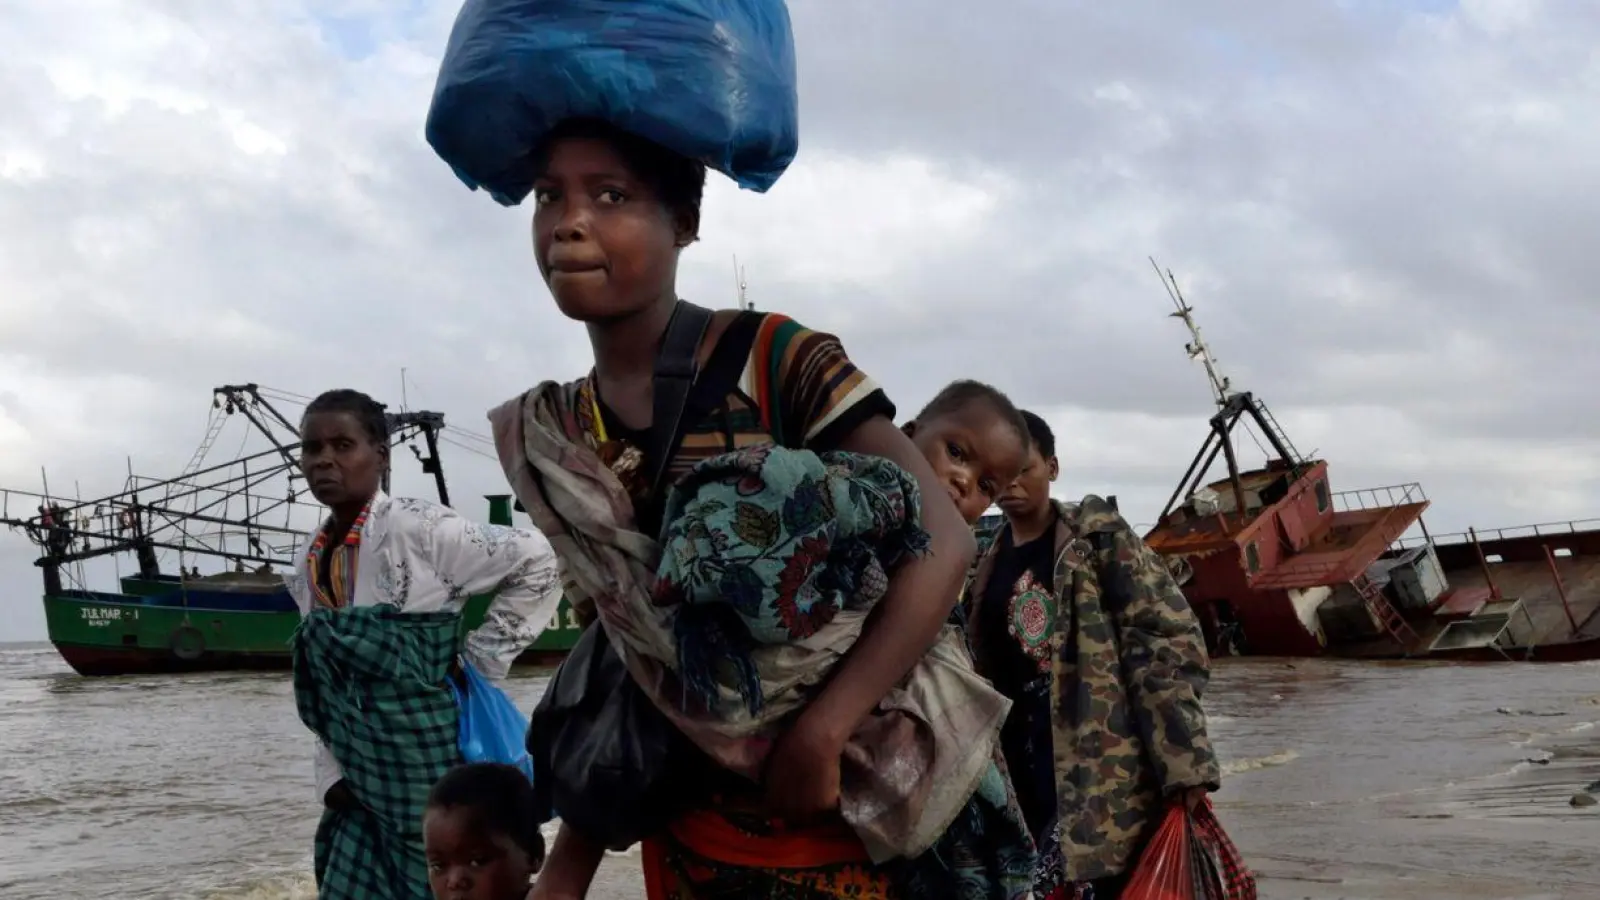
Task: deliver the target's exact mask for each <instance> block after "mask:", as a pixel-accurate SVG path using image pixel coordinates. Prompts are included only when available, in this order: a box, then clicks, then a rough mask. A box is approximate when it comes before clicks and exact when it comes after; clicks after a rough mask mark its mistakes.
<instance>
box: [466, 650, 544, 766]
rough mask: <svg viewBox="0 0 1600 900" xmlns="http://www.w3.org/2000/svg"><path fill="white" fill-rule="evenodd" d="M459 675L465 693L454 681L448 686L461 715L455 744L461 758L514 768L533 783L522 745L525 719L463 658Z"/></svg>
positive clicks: (526, 751)
mask: <svg viewBox="0 0 1600 900" xmlns="http://www.w3.org/2000/svg"><path fill="white" fill-rule="evenodd" d="M461 671H462V674H464V675H465V676H466V679H465V680H466V682H467V689H466V690H465V691H462V690H461V689H460V688H458V687H456V683H455V681H454V680H451V681H450V682H449V684H450V693H452V694H454V695H455V698H456V708H457V709H458V710H459V711H460V725H459V728H458V738H457V743H458V744H459V745H460V747H461V758H462V759H463V760H465V761H466V762H469V763H475V762H495V763H505V764H507V765H512V766H516V767H517V768H519V769H521V770H522V771H523V772H524V773H525V774H526V775H527V776H528V778H529V780H532V779H533V761H532V760H530V759H529V758H528V749H527V746H526V744H525V741H526V737H527V732H528V717H527V716H525V715H523V714H522V711H521V710H519V709H517V704H516V703H515V702H514V701H513V700H512V699H511V697H510V696H508V695H507V694H506V692H505V691H502V690H501V689H500V688H498V687H496V686H495V685H494V684H493V683H491V682H490V681H489V679H487V678H484V677H483V676H482V675H481V674H479V673H478V670H477V669H475V668H473V667H472V664H471V663H469V662H467V661H466V659H465V658H462V659H461Z"/></svg>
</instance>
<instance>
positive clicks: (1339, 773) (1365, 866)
mask: <svg viewBox="0 0 1600 900" xmlns="http://www.w3.org/2000/svg"><path fill="white" fill-rule="evenodd" d="M544 684H545V681H544V678H543V677H541V675H540V674H539V673H532V674H526V675H519V676H517V677H514V678H513V679H512V681H511V682H510V687H511V693H512V695H513V696H514V697H515V698H516V699H517V700H518V701H519V702H521V703H523V704H524V705H531V704H532V702H533V701H534V700H535V699H536V698H537V697H538V695H539V693H540V692H541V691H542V690H543V688H544ZM1207 706H1208V709H1209V712H1210V715H1211V719H1212V722H1211V730H1212V733H1213V736H1214V738H1215V740H1216V743H1217V746H1218V750H1219V753H1220V754H1221V755H1222V757H1223V760H1224V768H1225V772H1226V776H1227V777H1226V784H1225V786H1224V788H1223V791H1222V792H1221V794H1219V795H1218V798H1217V801H1218V803H1217V806H1218V811H1219V814H1220V815H1221V817H1222V820H1223V823H1224V825H1225V826H1226V827H1227V828H1228V829H1229V830H1230V832H1231V833H1232V834H1233V836H1234V838H1235V840H1236V841H1237V842H1238V844H1239V845H1240V847H1241V849H1242V850H1243V851H1244V853H1245V855H1246V857H1247V859H1248V860H1249V862H1250V863H1251V864H1252V866H1254V867H1255V868H1256V869H1257V871H1258V873H1259V875H1260V878H1261V882H1260V883H1261V889H1262V896H1263V897H1265V898H1271V900H1276V898H1284V900H1291V898H1302V897H1316V898H1319V900H1320V898H1335V897H1346V898H1374V900H1379V898H1382V900H1387V898H1402V897H1403V898H1455V897H1470V898H1526V900H1533V898H1568V897H1571V898H1578V897H1587V898H1593V897H1600V807H1587V808H1574V807H1573V806H1571V805H1570V800H1571V798H1572V796H1573V795H1574V793H1576V792H1578V791H1579V790H1580V789H1582V788H1583V787H1585V786H1586V785H1588V784H1590V783H1591V782H1594V781H1597V780H1600V743H1597V742H1596V736H1597V735H1600V732H1596V731H1595V730H1593V728H1594V723H1595V722H1597V721H1600V664H1577V665H1564V666H1554V665H1551V666H1531V665H1435V664H1393V663H1388V664H1372V663H1366V664H1362V663H1344V662H1329V661H1296V662H1292V663H1291V662H1286V661H1283V660H1249V661H1238V660H1225V661H1222V662H1220V663H1219V664H1218V665H1217V668H1216V673H1215V676H1214V678H1213V683H1212V687H1211V690H1210V693H1209V695H1208V701H1207ZM311 749H312V738H311V737H310V735H309V734H308V733H306V732H305V730H304V729H303V727H302V726H301V725H300V723H299V721H298V720H297V719H296V717H295V713H294V705H293V700H292V697H291V691H290V686H289V681H288V678H287V676H285V675H281V674H263V675H214V676H180V677H171V676H168V677H151V678H117V679H84V678H79V677H78V676H76V675H73V674H72V673H71V672H70V671H69V670H68V669H67V668H66V666H65V665H63V664H62V663H61V662H60V660H59V659H58V658H57V657H56V655H55V653H54V651H53V650H51V649H50V648H49V647H47V646H45V647H38V646H35V647H20V648H19V647H10V648H8V647H0V760H4V761H5V764H4V765H3V766H0V897H5V898H7V900H45V898H49V900H59V898H77V897H86V898H87V897H105V896H115V897H119V898H124V900H141V898H148V900H157V898H159V900H187V898H215V900H223V898H227V900H235V898H255V900H287V898H311V897H314V896H315V889H314V887H313V886H312V883H311V878H310V875H309V867H310V846H311V834H312V830H313V828H314V827H315V822H316V814H317V808H316V804H315V799H314V797H313V796H312V794H313V790H312V785H311ZM637 870H638V860H637V856H633V855H628V854H622V855H618V856H616V857H613V858H612V859H610V860H608V861H607V864H606V866H605V868H604V870H603V872H602V876H601V878H600V880H599V882H598V883H597V885H596V888H595V890H594V891H593V892H592V893H591V896H593V897H596V898H625V897H626V898H633V897H639V896H642V889H641V888H640V886H639V880H638V872H637Z"/></svg>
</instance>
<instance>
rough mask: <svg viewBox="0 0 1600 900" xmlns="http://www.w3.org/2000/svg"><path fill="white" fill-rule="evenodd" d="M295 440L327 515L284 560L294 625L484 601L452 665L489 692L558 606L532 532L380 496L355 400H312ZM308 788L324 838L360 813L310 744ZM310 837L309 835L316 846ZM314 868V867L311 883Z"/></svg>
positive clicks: (370, 422) (375, 448)
mask: <svg viewBox="0 0 1600 900" xmlns="http://www.w3.org/2000/svg"><path fill="white" fill-rule="evenodd" d="M300 436H301V459H300V467H301V471H302V472H303V473H304V474H305V477H306V481H307V483H308V485H309V486H310V489H311V493H312V495H313V496H315V497H316V498H317V500H318V501H319V502H321V503H322V504H323V505H325V506H327V507H328V510H329V517H328V519H327V520H326V521H325V522H324V524H323V525H322V527H320V528H318V529H317V530H316V531H315V532H313V533H312V534H311V535H309V536H308V538H307V540H306V543H305V545H304V547H303V548H302V552H301V553H300V554H299V555H298V557H297V559H296V565H295V577H294V578H292V579H291V591H292V592H293V594H294V596H295V600H296V602H297V603H298V604H299V607H300V612H301V615H302V616H303V617H305V616H309V615H310V613H311V612H312V610H314V609H318V608H324V609H331V610H346V609H354V608H361V607H369V606H376V605H380V604H382V605H387V606H389V607H390V608H392V609H394V610H397V611H399V612H401V613H419V614H425V613H459V612H460V610H461V607H462V604H463V603H465V602H466V600H467V598H468V597H470V596H472V595H474V594H482V593H488V592H490V591H493V592H494V595H495V596H494V600H493V602H492V603H491V604H490V606H489V609H488V612H487V615H486V617H485V619H484V622H483V625H482V626H480V627H479V628H478V629H476V630H475V631H473V632H472V633H471V634H470V635H468V636H467V638H466V641H465V642H464V646H462V647H461V648H460V654H461V657H462V658H463V659H465V660H466V661H467V662H468V663H469V664H470V665H471V666H472V667H473V668H475V669H477V670H478V672H479V673H481V674H482V675H484V676H485V677H487V678H488V679H490V680H491V681H499V680H500V679H502V678H504V677H505V675H506V673H507V671H508V670H509V669H510V667H511V662H512V660H514V659H516V657H517V655H518V654H519V653H521V652H522V651H523V650H525V649H527V647H528V646H529V645H530V644H532V643H533V642H534V640H535V639H536V638H537V637H538V636H539V634H540V632H542V631H543V630H544V629H545V627H546V626H547V625H548V624H549V623H550V621H551V619H552V618H553V617H554V615H555V612H556V607H557V605H558V604H559V603H560V600H561V579H560V576H559V573H558V571H557V567H556V557H555V554H554V552H553V551H552V549H551V547H550V543H549V541H547V540H546V539H545V537H544V536H543V535H542V534H540V533H539V532H538V531H535V530H532V529H521V528H509V527H505V526H497V525H484V524H479V523H477V522H473V521H471V520H469V519H466V518H463V517H462V516H460V515H458V514H456V513H455V512H454V511H452V510H450V509H449V508H447V507H444V506H441V505H439V504H437V503H431V502H428V501H425V500H414V499H408V498H399V497H389V496H388V495H386V494H385V493H384V492H383V491H382V490H381V487H380V486H381V484H382V480H383V474H384V472H385V471H386V470H387V468H388V465H389V434H388V423H387V419H386V417H385V414H384V410H383V406H382V405H381V404H379V403H378V402H377V401H375V400H373V399H372V398H371V397H369V396H367V395H366V394H363V393H360V392H358V391H353V390H335V391H329V392H327V393H325V394H322V395H321V396H319V397H317V398H316V399H315V400H313V401H312V402H311V403H310V404H309V405H307V407H306V410H305V415H304V418H303V420H302V422H301V428H300ZM453 674H459V673H453ZM316 781H317V796H318V797H320V798H321V799H322V801H323V803H324V805H325V807H326V809H325V811H324V829H326V828H327V826H328V820H329V819H330V817H337V816H339V815H340V814H341V813H346V812H351V811H354V810H359V809H360V808H361V807H362V806H363V805H371V804H364V801H363V798H361V797H359V796H356V794H355V793H354V792H353V791H352V789H351V786H350V783H349V782H347V781H346V779H345V774H344V771H343V770H342V768H341V765H340V760H339V759H338V758H337V755H336V753H335V752H334V750H333V749H331V748H330V747H329V745H328V744H327V743H324V742H322V741H319V742H318V745H317V755H316ZM427 787H428V786H427V785H421V791H422V792H423V793H425V792H426V790H427ZM415 799H416V802H417V803H419V804H420V803H421V802H423V800H424V799H425V798H424V797H422V796H418V797H417V798H415ZM418 825H419V826H420V822H419V823H418ZM321 836H322V833H321V831H320V830H319V845H320V843H321V840H320V838H321ZM407 842H408V843H409V840H408V841H407ZM318 849H319V851H320V850H321V849H322V848H321V846H319V848H318ZM319 855H320V854H319ZM373 862H377V861H373ZM324 865H325V860H323V859H320V858H319V859H318V870H319V871H318V874H319V879H318V880H319V881H322V880H323V878H322V875H323V874H324V873H323V872H322V870H323V868H324ZM402 868H409V867H402ZM424 877H425V876H424ZM407 880H410V879H407ZM420 887H421V888H422V889H423V890H424V891H425V890H426V885H425V884H423V885H421V886H420ZM406 893H407V892H406V891H404V890H402V891H400V892H399V894H398V895H399V896H404V895H405V894H406Z"/></svg>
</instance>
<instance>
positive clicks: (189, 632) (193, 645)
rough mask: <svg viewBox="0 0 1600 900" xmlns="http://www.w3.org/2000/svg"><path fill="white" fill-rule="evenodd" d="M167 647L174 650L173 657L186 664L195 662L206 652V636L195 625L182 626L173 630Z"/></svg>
mask: <svg viewBox="0 0 1600 900" xmlns="http://www.w3.org/2000/svg"><path fill="white" fill-rule="evenodd" d="M167 646H169V647H170V648H172V655H173V656H176V657H177V658H179V659H181V660H183V661H184V662H194V661H195V660H197V659H199V658H200V657H201V656H202V655H204V654H205V652H206V636H205V635H204V634H201V633H200V629H198V628H196V627H194V626H193V625H180V626H178V627H177V628H174V629H173V630H172V635H171V637H169V638H168V639H167Z"/></svg>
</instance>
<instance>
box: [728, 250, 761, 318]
mask: <svg viewBox="0 0 1600 900" xmlns="http://www.w3.org/2000/svg"><path fill="white" fill-rule="evenodd" d="M749 286H750V283H749V282H747V281H745V280H744V269H743V268H742V267H741V266H740V265H739V255H738V254H737V253H735V254H734V255H733V290H734V293H735V295H736V296H737V297H738V298H739V309H740V310H752V309H755V308H756V306H755V304H754V303H751V302H750V298H749V297H748V296H746V294H745V289H746V288H748V287H749Z"/></svg>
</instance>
